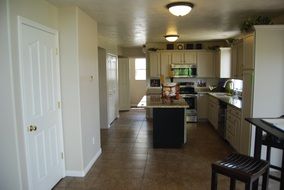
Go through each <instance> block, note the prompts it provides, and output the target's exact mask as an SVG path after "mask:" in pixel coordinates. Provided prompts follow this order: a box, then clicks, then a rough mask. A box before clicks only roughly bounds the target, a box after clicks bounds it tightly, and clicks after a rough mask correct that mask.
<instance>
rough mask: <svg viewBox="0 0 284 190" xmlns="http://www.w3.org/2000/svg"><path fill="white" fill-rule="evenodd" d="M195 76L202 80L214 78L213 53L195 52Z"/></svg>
mask: <svg viewBox="0 0 284 190" xmlns="http://www.w3.org/2000/svg"><path fill="white" fill-rule="evenodd" d="M197 76H198V77H204V78H211V77H215V70H214V52H213V51H198V52H197Z"/></svg>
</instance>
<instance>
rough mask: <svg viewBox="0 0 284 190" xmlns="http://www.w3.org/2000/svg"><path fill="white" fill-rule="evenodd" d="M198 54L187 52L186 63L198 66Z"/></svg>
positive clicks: (185, 53) (185, 55) (185, 54)
mask: <svg viewBox="0 0 284 190" xmlns="http://www.w3.org/2000/svg"><path fill="white" fill-rule="evenodd" d="M196 59H197V56H196V52H195V51H185V52H184V63H186V64H196Z"/></svg>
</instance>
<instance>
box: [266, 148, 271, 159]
mask: <svg viewBox="0 0 284 190" xmlns="http://www.w3.org/2000/svg"><path fill="white" fill-rule="evenodd" d="M270 153H271V147H270V146H268V145H267V149H266V161H268V162H270V157H271V154H270Z"/></svg>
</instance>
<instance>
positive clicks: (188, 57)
mask: <svg viewBox="0 0 284 190" xmlns="http://www.w3.org/2000/svg"><path fill="white" fill-rule="evenodd" d="M196 54H197V53H196V51H172V63H176V64H196Z"/></svg>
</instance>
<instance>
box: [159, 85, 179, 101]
mask: <svg viewBox="0 0 284 190" xmlns="http://www.w3.org/2000/svg"><path fill="white" fill-rule="evenodd" d="M162 97H163V98H176V99H178V98H179V86H178V84H177V83H164V84H162Z"/></svg>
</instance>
